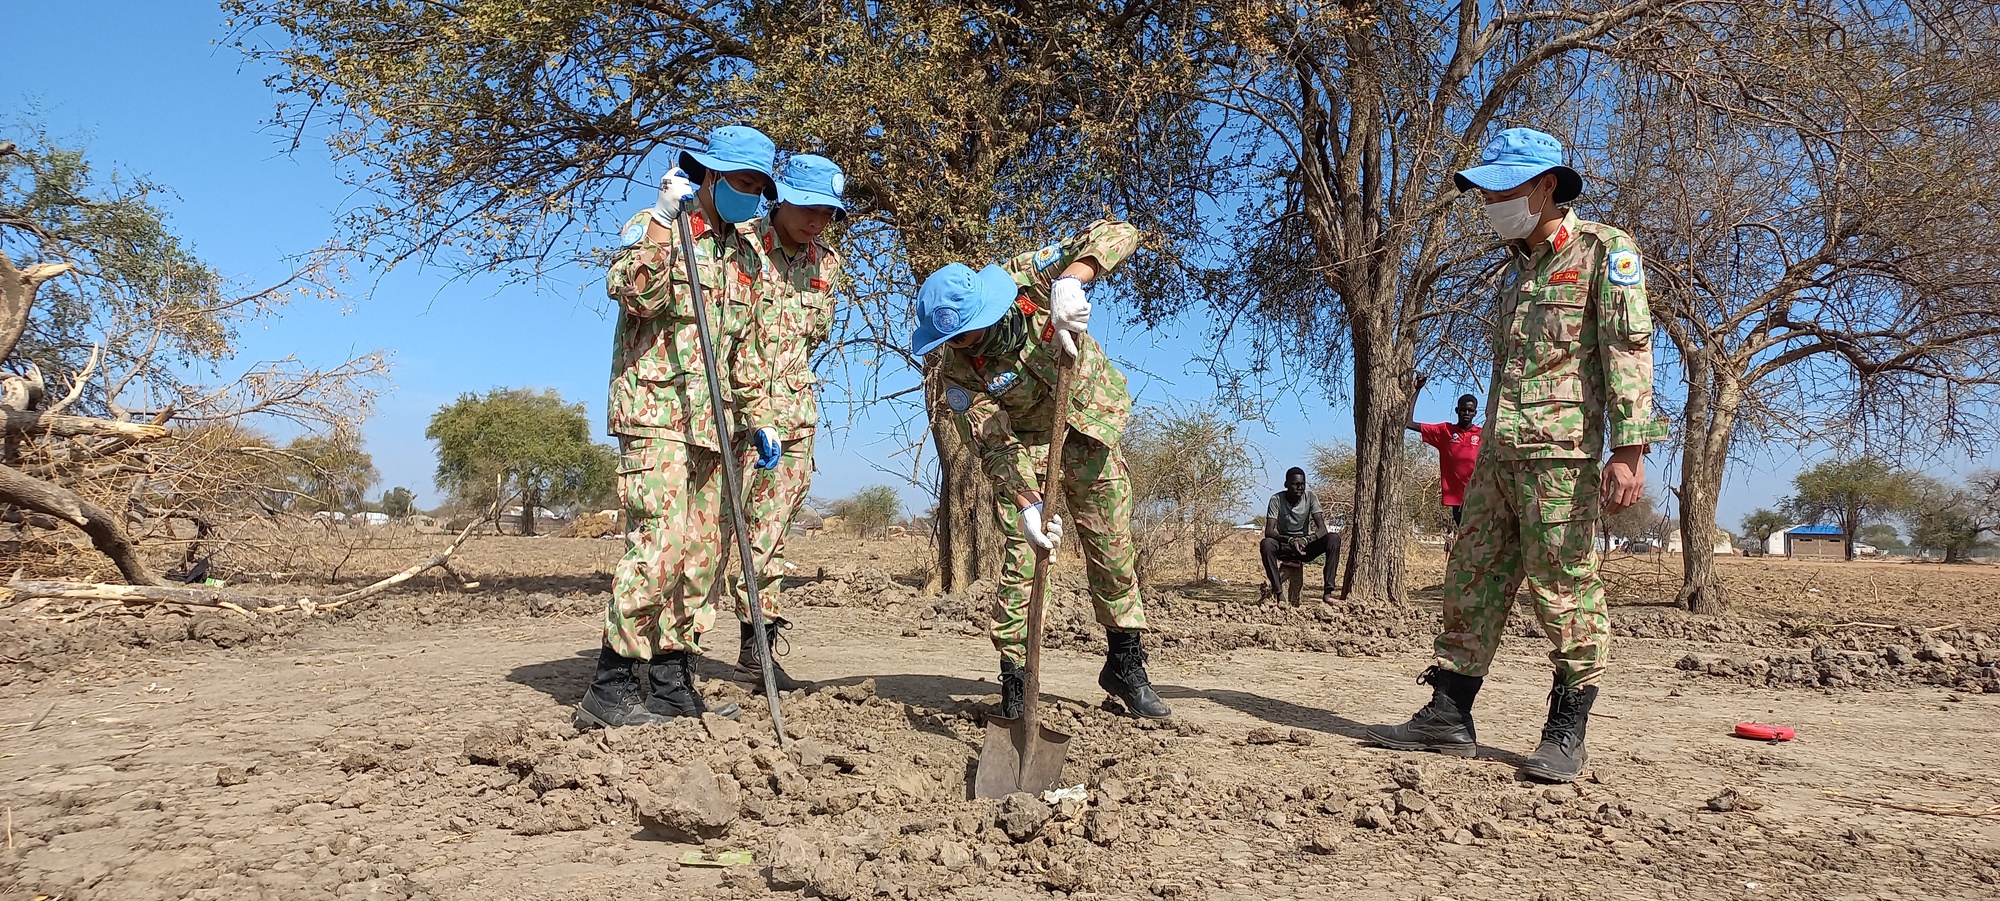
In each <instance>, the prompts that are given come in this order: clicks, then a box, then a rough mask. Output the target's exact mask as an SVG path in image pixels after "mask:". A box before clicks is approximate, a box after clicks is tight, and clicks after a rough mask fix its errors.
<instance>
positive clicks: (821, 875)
mask: <svg viewBox="0 0 2000 901" xmlns="http://www.w3.org/2000/svg"><path fill="white" fill-rule="evenodd" d="M768 862H769V864H770V866H771V887H772V888H774V889H778V890H780V891H790V890H794V889H800V888H805V887H807V886H810V885H815V884H818V883H821V882H824V881H825V880H826V877H827V874H828V873H829V872H830V871H831V869H832V867H831V865H830V863H829V862H828V860H827V857H826V851H825V850H824V849H822V848H820V846H819V845H818V844H817V843H816V842H814V840H813V836H812V835H810V834H809V833H807V832H805V831H804V830H801V829H780V830H778V834H777V835H775V836H772V837H771V850H770V853H769V855H768Z"/></svg>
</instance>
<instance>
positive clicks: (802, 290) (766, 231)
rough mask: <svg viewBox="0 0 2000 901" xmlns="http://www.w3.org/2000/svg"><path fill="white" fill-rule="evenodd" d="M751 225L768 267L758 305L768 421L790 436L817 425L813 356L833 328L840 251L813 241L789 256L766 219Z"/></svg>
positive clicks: (806, 432) (816, 385) (807, 431)
mask: <svg viewBox="0 0 2000 901" xmlns="http://www.w3.org/2000/svg"><path fill="white" fill-rule="evenodd" d="M750 228H751V231H752V232H754V233H755V234H756V236H757V244H758V247H759V248H760V249H761V250H762V251H763V253H764V257H765V259H766V260H768V261H769V263H770V271H771V272H772V278H771V281H770V284H769V285H768V290H766V291H765V293H764V302H763V303H762V304H759V305H758V307H757V317H758V319H759V320H760V324H761V326H762V329H763V333H764V342H765V343H764V354H765V357H766V359H767V360H768V362H769V365H770V369H771V379H772V382H771V405H772V412H773V415H774V416H776V417H777V418H775V419H773V420H772V421H771V423H770V424H772V425H776V426H777V427H778V430H779V431H780V432H782V433H783V434H784V436H785V437H786V438H788V439H789V438H791V437H793V436H795V435H804V434H809V433H811V432H812V431H813V430H814V429H816V428H818V427H819V392H818V390H817V388H818V385H819V378H818V377H817V376H815V375H813V370H812V355H813V353H814V352H815V351H817V350H819V348H820V346H821V345H823V344H825V343H826V339H827V336H828V335H830V334H832V332H833V307H834V296H835V295H834V292H835V291H836V290H837V289H838V288H839V287H840V255H839V254H836V253H834V252H833V251H832V250H831V249H829V248H828V247H827V246H826V245H824V244H821V243H819V242H816V241H815V242H813V245H812V246H810V247H807V248H804V249H803V250H802V251H801V252H799V253H798V254H797V255H789V254H787V253H786V252H785V248H784V245H783V244H781V243H779V241H778V233H777V231H776V230H775V229H774V228H773V227H772V225H771V224H770V222H769V220H767V219H755V220H752V221H751V223H750Z"/></svg>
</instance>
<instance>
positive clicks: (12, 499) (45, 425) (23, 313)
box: [0, 253, 167, 585]
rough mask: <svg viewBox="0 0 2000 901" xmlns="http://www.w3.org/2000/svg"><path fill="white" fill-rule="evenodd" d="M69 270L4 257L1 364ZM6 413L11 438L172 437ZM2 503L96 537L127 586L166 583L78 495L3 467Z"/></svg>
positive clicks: (105, 516)
mask: <svg viewBox="0 0 2000 901" xmlns="http://www.w3.org/2000/svg"><path fill="white" fill-rule="evenodd" d="M69 269H70V264H68V263H42V264H38V265H34V266H29V267H28V268H26V269H17V268H15V267H14V261H13V260H11V259H8V257H7V255H6V254H4V253H0V360H5V359H7V357H9V356H10V355H12V354H13V352H14V347H15V345H17V344H19V343H20V341H21V335H22V334H23V333H25V332H26V331H27V328H28V313H29V311H31V310H32V309H33V308H34V305H35V292H36V291H38V290H40V288H41V286H42V283H43V282H46V281H48V280H49V279H52V278H55V277H56V276H58V275H61V274H63V273H64V272H68V271H69ZM4 414H5V415H4V418H0V432H4V433H5V435H6V436H7V437H8V438H10V439H11V438H20V437H24V436H28V435H34V434H49V435H57V436H64V435H103V436H115V437H121V438H129V439H133V440H141V441H143V440H150V439H154V438H161V437H165V436H166V434H167V430H166V429H163V428H159V427H157V426H142V425H134V424H131V423H121V422H109V421H105V420H95V419H89V418H86V417H82V416H63V415H56V414H47V415H44V414H38V413H35V412H32V411H29V410H14V409H8V410H5V411H4ZM0 504H4V505H8V506H14V507H20V508H22V509H25V510H30V511H33V512H36V513H43V514H47V515H49V516H53V517H55V518H57V519H60V520H62V521H63V522H66V523H69V524H70V525H73V526H76V527H77V528H79V529H82V530H83V533H84V534H85V535H88V536H90V543H91V545H92V546H94V547H96V548H97V550H98V551H99V552H100V553H102V554H104V556H106V557H109V558H111V562H112V563H113V564H115V565H117V567H118V574H119V575H121V576H124V577H125V580H126V581H127V582H131V583H132V584H134V585H163V584H165V583H164V582H162V581H161V580H160V577H158V576H155V575H153V574H152V573H151V572H150V571H148V570H147V569H146V566H145V564H144V563H143V562H141V561H140V560H139V554H138V552H137V551H136V550H134V549H133V547H132V540H131V538H129V537H127V536H126V534H125V528H124V526H123V525H122V520H121V519H120V518H119V517H116V516H114V515H112V514H111V513H110V512H108V511H106V510H105V509H104V508H102V507H99V506H97V505H96V504H93V503H91V502H89V501H87V500H84V499H83V498H82V497H79V496H77V494H76V493H75V492H73V491H70V490H68V489H65V488H63V487H61V486H58V485H56V484H53V483H51V482H47V481H44V480H42V479H38V478H35V477H33V476H30V475H28V474H27V473H24V472H22V471H20V470H18V469H15V468H13V467H11V466H6V465H0Z"/></svg>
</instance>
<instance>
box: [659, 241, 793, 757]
mask: <svg viewBox="0 0 2000 901" xmlns="http://www.w3.org/2000/svg"><path fill="white" fill-rule="evenodd" d="M680 233H681V259H682V260H684V261H686V263H687V270H688V296H689V297H690V298H692V299H693V300H694V328H695V335H696V337H697V338H698V339H700V341H701V362H702V367H701V368H702V371H703V372H704V373H706V374H707V375H708V400H709V404H708V405H709V409H710V410H712V411H713V412H714V413H715V442H716V444H719V445H721V453H722V490H723V494H724V496H725V497H727V498H728V499H729V516H730V522H732V523H734V524H735V526H736V556H737V557H739V558H741V559H742V560H743V591H744V594H745V595H746V596H747V598H748V600H749V604H750V629H751V633H752V634H753V635H755V636H756V641H757V648H758V652H759V653H761V654H763V655H764V666H763V670H764V697H765V698H766V699H768V700H770V702H771V727H772V728H773V729H776V730H777V732H778V747H780V748H784V747H790V746H791V739H790V738H789V737H787V736H786V735H785V714H784V712H783V711H782V710H780V709H779V706H778V668H777V667H776V666H773V665H772V663H771V642H770V639H769V633H767V632H766V631H765V629H764V607H763V605H762V604H761V603H760V602H759V601H758V600H757V561H755V560H753V559H751V557H750V530H749V529H748V528H746V527H745V524H744V522H743V483H742V482H741V481H739V480H738V478H739V477H738V475H737V468H736V450H735V448H734V447H733V446H731V443H730V440H729V438H730V430H729V414H728V413H726V412H725V411H724V409H723V402H722V379H721V378H720V377H719V376H717V375H716V373H715V366H716V360H715V342H714V340H713V339H712V338H710V337H709V335H710V333H709V329H708V300H707V299H706V298H704V297H702V296H701V273H700V272H699V271H697V270H696V268H695V261H694V223H693V222H692V221H690V219H689V214H688V212H687V211H685V210H684V211H682V212H681V217H680Z"/></svg>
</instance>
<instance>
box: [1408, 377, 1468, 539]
mask: <svg viewBox="0 0 2000 901" xmlns="http://www.w3.org/2000/svg"><path fill="white" fill-rule="evenodd" d="M1477 415H1479V398H1476V397H1473V396H1472V395H1470V394H1461V395H1459V396H1458V421H1457V422H1430V423H1423V422H1412V423H1410V425H1409V429H1410V431H1412V432H1416V433H1417V434H1419V435H1422V436H1424V443H1425V444H1428V445H1430V446H1432V447H1435V448H1437V449H1438V481H1439V482H1440V483H1442V484H1443V486H1444V490H1443V492H1442V493H1443V494H1444V505H1445V506H1447V507H1450V508H1451V521H1452V524H1453V525H1458V524H1459V523H1460V522H1461V520H1462V519H1463V517H1464V515H1465V513H1464V511H1465V486H1466V483H1468V482H1471V481H1472V462H1473V461H1474V460H1477V459H1479V427H1478V426H1476V425H1473V424H1472V417H1474V416H1477Z"/></svg>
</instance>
